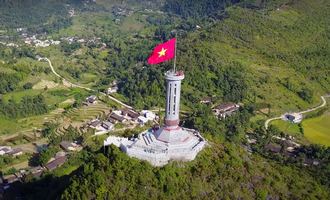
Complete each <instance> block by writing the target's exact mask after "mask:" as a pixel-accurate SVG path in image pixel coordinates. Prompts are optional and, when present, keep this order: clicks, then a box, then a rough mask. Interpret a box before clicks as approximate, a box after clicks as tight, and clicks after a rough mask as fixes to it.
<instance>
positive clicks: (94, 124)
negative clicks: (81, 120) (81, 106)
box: [89, 119, 101, 127]
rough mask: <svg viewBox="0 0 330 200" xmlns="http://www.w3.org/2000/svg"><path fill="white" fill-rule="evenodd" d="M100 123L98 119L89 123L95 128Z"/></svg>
mask: <svg viewBox="0 0 330 200" xmlns="http://www.w3.org/2000/svg"><path fill="white" fill-rule="evenodd" d="M100 123H101V121H100V120H99V119H96V120H93V121H91V122H90V123H89V125H90V126H94V127H95V126H97V125H99V124H100Z"/></svg>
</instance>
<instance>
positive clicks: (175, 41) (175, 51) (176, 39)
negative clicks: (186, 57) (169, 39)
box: [173, 33, 177, 73]
mask: <svg viewBox="0 0 330 200" xmlns="http://www.w3.org/2000/svg"><path fill="white" fill-rule="evenodd" d="M176 44H177V34H176V33H175V49H174V69H173V71H174V73H175V71H176Z"/></svg>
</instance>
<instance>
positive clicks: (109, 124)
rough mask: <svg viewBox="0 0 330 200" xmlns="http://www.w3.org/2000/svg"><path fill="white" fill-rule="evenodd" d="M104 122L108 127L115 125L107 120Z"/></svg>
mask: <svg viewBox="0 0 330 200" xmlns="http://www.w3.org/2000/svg"><path fill="white" fill-rule="evenodd" d="M102 124H104V125H106V126H108V127H111V126H113V124H112V123H111V122H107V121H104V122H102Z"/></svg>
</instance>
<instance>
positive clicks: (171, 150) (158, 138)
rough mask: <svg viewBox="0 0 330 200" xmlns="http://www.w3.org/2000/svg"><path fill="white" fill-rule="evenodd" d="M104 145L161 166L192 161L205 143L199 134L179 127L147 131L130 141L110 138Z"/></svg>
mask: <svg viewBox="0 0 330 200" xmlns="http://www.w3.org/2000/svg"><path fill="white" fill-rule="evenodd" d="M104 144H105V145H106V146H107V145H110V144H114V145H116V146H118V147H119V148H120V149H121V150H122V151H123V152H125V153H127V155H128V156H130V157H134V158H138V159H141V160H146V161H148V162H150V163H151V164H152V165H154V166H163V165H166V164H168V163H169V161H171V160H178V161H191V160H194V159H195V157H196V156H197V154H198V153H199V152H200V151H201V150H202V149H203V148H204V147H205V145H206V141H205V139H204V138H203V137H202V136H201V135H200V133H199V132H197V131H195V130H192V129H186V128H181V127H179V129H177V130H175V131H173V130H172V131H169V130H164V128H161V129H159V130H156V131H155V130H152V129H149V130H147V131H144V132H142V133H141V134H139V136H138V138H134V139H132V140H128V139H127V138H119V137H112V136H110V137H109V138H108V139H107V140H106V141H105V142H104Z"/></svg>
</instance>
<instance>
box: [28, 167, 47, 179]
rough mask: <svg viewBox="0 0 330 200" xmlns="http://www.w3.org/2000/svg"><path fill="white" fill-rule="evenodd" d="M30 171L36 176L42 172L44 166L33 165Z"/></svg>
mask: <svg viewBox="0 0 330 200" xmlns="http://www.w3.org/2000/svg"><path fill="white" fill-rule="evenodd" d="M30 172H31V174H32V176H33V177H36V178H38V177H40V176H41V175H42V173H43V172H44V168H42V167H41V166H37V167H33V168H31V169H30Z"/></svg>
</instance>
